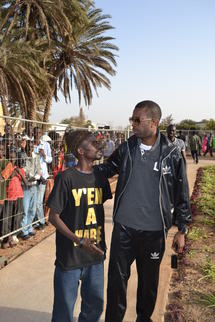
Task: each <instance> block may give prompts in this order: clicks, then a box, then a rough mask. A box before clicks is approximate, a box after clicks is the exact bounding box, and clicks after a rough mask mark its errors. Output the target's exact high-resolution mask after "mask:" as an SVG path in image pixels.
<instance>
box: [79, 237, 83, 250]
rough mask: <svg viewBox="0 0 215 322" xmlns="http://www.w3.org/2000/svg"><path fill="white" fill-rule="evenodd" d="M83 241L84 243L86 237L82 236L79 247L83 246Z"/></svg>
mask: <svg viewBox="0 0 215 322" xmlns="http://www.w3.org/2000/svg"><path fill="white" fill-rule="evenodd" d="M83 243H84V238H81V239H80V240H79V248H82V247H83Z"/></svg>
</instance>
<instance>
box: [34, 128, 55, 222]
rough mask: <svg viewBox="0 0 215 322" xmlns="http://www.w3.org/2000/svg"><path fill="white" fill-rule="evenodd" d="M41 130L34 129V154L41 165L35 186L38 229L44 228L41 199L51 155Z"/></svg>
mask: <svg viewBox="0 0 215 322" xmlns="http://www.w3.org/2000/svg"><path fill="white" fill-rule="evenodd" d="M42 134H43V132H42V129H41V128H39V127H35V128H34V153H36V154H39V156H40V164H41V178H40V181H39V184H38V185H37V202H36V216H37V219H38V220H40V221H39V224H38V228H43V227H44V226H45V219H44V210H43V198H44V194H45V190H46V182H47V179H48V177H49V173H48V166H47V165H48V163H51V162H52V153H51V147H50V144H49V143H48V142H46V141H43V140H42V139H41V137H42Z"/></svg>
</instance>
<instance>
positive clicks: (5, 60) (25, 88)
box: [0, 38, 50, 119]
mask: <svg viewBox="0 0 215 322" xmlns="http://www.w3.org/2000/svg"><path fill="white" fill-rule="evenodd" d="M40 56H41V57H42V53H41V52H40V51H38V50H36V49H33V48H32V47H31V46H30V45H29V44H28V43H27V42H25V41H23V40H19V41H11V39H9V38H6V39H4V42H0V98H1V101H2V105H3V110H4V115H8V114H9V112H8V108H7V105H6V104H7V103H8V105H9V104H11V103H12V104H13V105H18V106H19V108H20V112H21V114H22V116H23V117H26V118H29V119H35V115H36V106H37V103H38V102H39V101H40V100H41V98H42V97H44V95H48V94H49V91H50V89H49V80H48V77H49V75H48V73H47V72H46V70H45V69H43V68H41V67H40V65H39V63H38V61H39V57H40Z"/></svg>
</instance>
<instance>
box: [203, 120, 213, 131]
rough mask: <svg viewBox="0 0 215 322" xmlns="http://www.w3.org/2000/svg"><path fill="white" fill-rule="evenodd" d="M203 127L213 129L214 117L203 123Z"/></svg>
mask: <svg viewBox="0 0 215 322" xmlns="http://www.w3.org/2000/svg"><path fill="white" fill-rule="evenodd" d="M205 129H206V130H215V120H214V119H210V120H208V121H207V122H206V124H205Z"/></svg>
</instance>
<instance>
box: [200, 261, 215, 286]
mask: <svg viewBox="0 0 215 322" xmlns="http://www.w3.org/2000/svg"><path fill="white" fill-rule="evenodd" d="M202 273H203V275H204V276H203V277H201V278H200V279H199V281H201V280H203V279H205V278H206V279H210V280H211V281H215V263H213V262H212V260H211V258H210V257H209V256H206V263H205V264H204V265H202Z"/></svg>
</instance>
